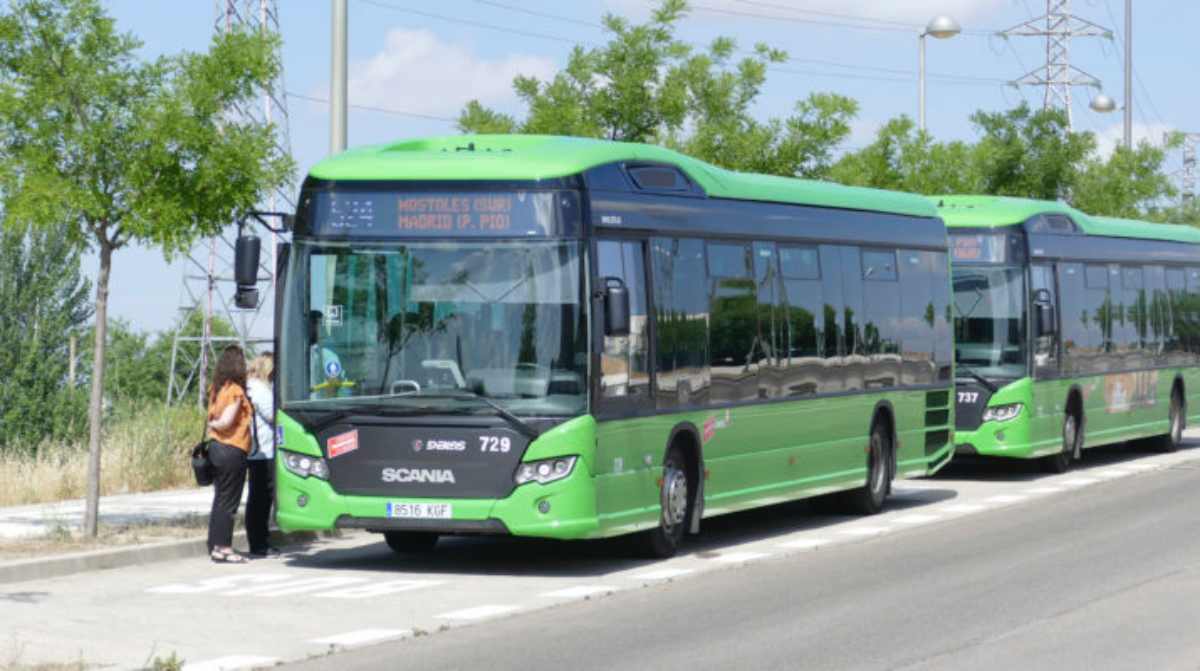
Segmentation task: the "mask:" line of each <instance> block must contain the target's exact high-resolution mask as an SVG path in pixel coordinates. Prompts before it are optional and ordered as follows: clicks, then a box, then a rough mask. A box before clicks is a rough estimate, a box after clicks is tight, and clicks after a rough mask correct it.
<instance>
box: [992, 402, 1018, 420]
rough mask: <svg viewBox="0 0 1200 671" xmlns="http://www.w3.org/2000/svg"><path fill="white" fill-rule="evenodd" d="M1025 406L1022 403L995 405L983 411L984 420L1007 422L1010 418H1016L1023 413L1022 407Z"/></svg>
mask: <svg viewBox="0 0 1200 671" xmlns="http://www.w3.org/2000/svg"><path fill="white" fill-rule="evenodd" d="M1022 407H1024V406H1023V405H1022V404H1020V403H1008V404H1006V405H994V406H992V407H990V408H987V409H986V410H984V411H983V421H985V422H1007V421H1008V420H1010V419H1015V418H1016V417H1017V415H1019V414H1021V408H1022Z"/></svg>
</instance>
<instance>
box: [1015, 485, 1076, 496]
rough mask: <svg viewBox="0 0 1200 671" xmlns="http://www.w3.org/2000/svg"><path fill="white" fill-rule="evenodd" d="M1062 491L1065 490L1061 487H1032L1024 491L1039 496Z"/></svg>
mask: <svg viewBox="0 0 1200 671" xmlns="http://www.w3.org/2000/svg"><path fill="white" fill-rule="evenodd" d="M1064 491H1066V490H1065V489H1063V488H1062V487H1034V488H1033V489H1026V490H1025V491H1024V493H1025V494H1032V495H1034V496H1040V495H1042V494H1058V493H1060V492H1064Z"/></svg>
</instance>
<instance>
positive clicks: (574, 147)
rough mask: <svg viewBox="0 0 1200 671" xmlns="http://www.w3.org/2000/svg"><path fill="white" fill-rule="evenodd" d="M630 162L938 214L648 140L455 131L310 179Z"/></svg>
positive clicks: (536, 174)
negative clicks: (712, 160)
mask: <svg viewBox="0 0 1200 671" xmlns="http://www.w3.org/2000/svg"><path fill="white" fill-rule="evenodd" d="M623 162H647V163H660V164H668V165H673V166H676V167H678V168H679V169H681V170H683V171H684V173H686V174H687V176H688V178H689V179H691V180H692V181H694V182H695V183H696V184H697V185H699V186H700V187H701V188H702V189H703V190H704V193H705V194H706V195H708V196H709V197H712V198H727V199H733V200H750V201H764V202H776V203H796V204H804V205H815V206H818V207H836V208H845V209H852V210H869V211H873V212H887V213H891V214H899V215H906V216H914V217H936V216H937V215H938V213H937V208H936V207H934V206H933V204H932V203H930V202H929V201H928V200H927V199H925V198H924V197H922V196H916V195H912V194H906V193H897V192H893V191H883V190H879V189H867V188H859V187H849V186H842V185H839V184H833V183H830V182H821V181H815V180H805V179H795V178H789V177H777V176H771V175H757V174H750V173H741V172H734V171H731V170H725V169H723V168H718V167H716V166H714V165H711V164H708V163H705V162H703V161H699V160H697V159H694V158H691V157H688V156H685V155H683V154H680V153H679V152H675V151H671V150H670V149H665V148H663V147H656V146H652V145H646V144H634V143H629V142H610V141H606V140H593V139H589V138H574V137H558V136H548V135H454V136H444V137H433V138H424V139H419V140H404V141H400V142H394V143H389V144H381V145H373V146H367V147H361V148H358V149H352V150H350V151H347V152H344V153H341V154H338V155H336V156H332V157H330V158H327V159H325V160H324V161H321V162H320V163H318V164H317V165H316V166H314V167H313V168H312V170H311V171H310V173H309V176H310V177H312V178H315V179H322V180H331V181H362V180H371V181H433V180H457V181H487V180H535V181H536V180H543V179H557V178H561V177H568V176H571V175H579V174H582V173H583V172H585V171H587V170H589V169H591V168H595V167H598V166H601V165H606V164H610V163H623Z"/></svg>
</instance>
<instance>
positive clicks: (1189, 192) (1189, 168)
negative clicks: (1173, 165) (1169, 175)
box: [1163, 133, 1200, 205]
mask: <svg viewBox="0 0 1200 671" xmlns="http://www.w3.org/2000/svg"><path fill="white" fill-rule="evenodd" d="M1182 135H1183V147H1182V149H1183V167H1181V168H1180V169H1179V172H1178V173H1176V174H1177V175H1179V200H1180V201H1181V204H1182V205H1187V204H1189V203H1191V202H1192V201H1193V200H1194V199H1195V198H1196V146H1197V145H1200V133H1182ZM1170 139H1171V134H1170V133H1164V134H1163V141H1164V142H1169V141H1170Z"/></svg>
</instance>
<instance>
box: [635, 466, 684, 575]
mask: <svg viewBox="0 0 1200 671" xmlns="http://www.w3.org/2000/svg"><path fill="white" fill-rule="evenodd" d="M659 502H660V504H661V505H662V514H661V515H659V517H658V526H657V527H655V528H653V529H649V530H647V531H643V532H641V533H639V534H637V535H636V536H635V537H634V539H635V545H636V549H637V551H638V554H639V555H642V556H646V557H650V558H653V559H666V558H667V557H673V556H675V553H676V552H677V551H678V550H679V545H680V544H681V543H682V542H683V534H684V531H686V530H687V523H688V518H689V516H690V513H691V505H692V503H691V502H692V498H691V483H690V482H688V476H687V461H686V460H685V457H684V455H683V450H682V449H680V448H679V447H677V446H672V447H671V449H669V450H667V458H666V459H665V460H664V461H663V471H662V486H661V487H660V488H659Z"/></svg>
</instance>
